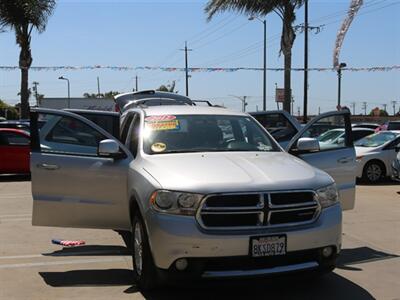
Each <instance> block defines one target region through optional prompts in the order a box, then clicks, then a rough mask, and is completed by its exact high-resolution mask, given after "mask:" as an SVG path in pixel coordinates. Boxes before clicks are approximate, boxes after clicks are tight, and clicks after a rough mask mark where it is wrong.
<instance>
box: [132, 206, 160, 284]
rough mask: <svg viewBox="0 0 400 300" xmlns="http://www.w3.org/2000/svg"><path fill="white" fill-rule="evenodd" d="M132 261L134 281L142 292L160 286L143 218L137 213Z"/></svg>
mask: <svg viewBox="0 0 400 300" xmlns="http://www.w3.org/2000/svg"><path fill="white" fill-rule="evenodd" d="M132 261H133V273H134V279H135V281H136V283H137V285H138V287H139V288H140V289H142V290H150V289H154V288H156V287H157V286H159V284H160V280H159V276H158V274H157V268H156V266H155V264H154V261H153V256H152V254H151V251H150V246H149V241H148V236H147V233H146V228H145V226H144V223H143V220H142V217H141V216H140V214H139V213H136V214H135V216H134V217H133V220H132Z"/></svg>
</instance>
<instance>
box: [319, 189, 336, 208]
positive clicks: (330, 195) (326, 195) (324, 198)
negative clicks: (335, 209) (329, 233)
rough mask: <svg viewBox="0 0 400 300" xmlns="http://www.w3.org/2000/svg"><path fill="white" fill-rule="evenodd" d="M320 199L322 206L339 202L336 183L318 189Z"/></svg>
mask: <svg viewBox="0 0 400 300" xmlns="http://www.w3.org/2000/svg"><path fill="white" fill-rule="evenodd" d="M316 192H317V194H318V201H319V203H320V204H321V207H322V208H326V207H329V206H332V205H334V204H336V203H338V202H339V193H338V190H337V188H336V184H331V185H328V186H326V187H323V188H321V189H318V190H317V191H316Z"/></svg>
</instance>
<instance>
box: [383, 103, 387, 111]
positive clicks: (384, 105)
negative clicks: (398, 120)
mask: <svg viewBox="0 0 400 300" xmlns="http://www.w3.org/2000/svg"><path fill="white" fill-rule="evenodd" d="M382 106H383V110H384V111H386V108H387V104H385V103H384V104H382Z"/></svg>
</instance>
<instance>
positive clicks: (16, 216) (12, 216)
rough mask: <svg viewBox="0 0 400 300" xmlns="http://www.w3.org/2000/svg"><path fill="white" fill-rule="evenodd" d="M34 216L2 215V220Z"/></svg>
mask: <svg viewBox="0 0 400 300" xmlns="http://www.w3.org/2000/svg"><path fill="white" fill-rule="evenodd" d="M31 215H32V214H30V213H26V214H18V215H0V219H2V218H18V217H30V216H31Z"/></svg>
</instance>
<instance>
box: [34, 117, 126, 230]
mask: <svg viewBox="0 0 400 300" xmlns="http://www.w3.org/2000/svg"><path fill="white" fill-rule="evenodd" d="M38 124H40V129H39V126H38ZM31 148H32V149H31V151H32V153H31V176H32V196H33V213H32V224H33V225H39V226H60V227H79V228H107V229H121V230H129V229H130V216H129V201H128V199H127V176H128V167H129V163H130V162H131V161H132V159H133V157H132V155H131V153H130V152H129V150H127V149H126V147H125V146H124V145H123V144H122V143H120V142H119V141H118V139H116V138H115V137H114V136H113V135H111V134H110V133H108V132H107V131H105V130H104V129H102V128H101V127H99V126H97V125H96V124H94V123H93V122H91V121H90V120H88V119H86V118H84V117H82V116H79V115H77V114H74V113H71V112H67V111H62V110H50V109H32V111H31Z"/></svg>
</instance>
